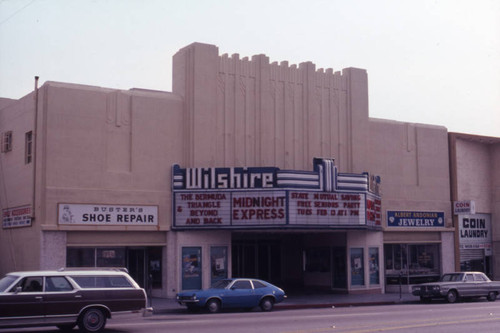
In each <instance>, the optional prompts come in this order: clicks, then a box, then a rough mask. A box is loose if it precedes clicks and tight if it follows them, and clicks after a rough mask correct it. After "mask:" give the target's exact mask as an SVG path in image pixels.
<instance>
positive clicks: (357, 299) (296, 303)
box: [150, 293, 419, 314]
mask: <svg viewBox="0 0 500 333" xmlns="http://www.w3.org/2000/svg"><path fill="white" fill-rule="evenodd" d="M418 301H419V298H418V297H415V296H413V295H411V294H408V293H405V294H401V296H400V295H399V294H362V295H352V294H329V293H314V294H301V295H288V297H287V299H286V300H284V301H283V302H281V303H278V304H276V305H275V306H274V307H275V309H307V308H327V307H332V306H335V307H346V306H363V305H387V304H399V303H411V302H418ZM150 302H151V306H152V307H153V313H154V314H166V313H175V312H182V311H186V307H185V306H181V305H179V303H177V301H176V300H175V299H173V298H157V297H154V298H151V299H150Z"/></svg>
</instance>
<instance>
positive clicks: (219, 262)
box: [0, 43, 455, 297]
mask: <svg viewBox="0 0 500 333" xmlns="http://www.w3.org/2000/svg"><path fill="white" fill-rule="evenodd" d="M1 103H2V104H1V109H0V134H1V135H2V152H1V154H0V158H1V169H0V178H1V184H2V185H0V186H1V187H2V188H1V191H0V199H1V200H0V204H1V208H2V215H3V219H2V229H1V230H0V252H1V253H2V254H3V255H2V256H1V257H0V271H1V273H5V272H6V271H12V270H24V269H39V268H42V269H46V268H58V267H62V266H77V267H80V266H86V267H95V266H97V267H100V266H125V267H127V268H128V269H129V270H130V272H131V274H132V275H133V276H134V278H136V279H137V280H138V282H139V283H140V284H141V285H143V286H146V287H147V288H148V289H152V292H153V294H154V295H157V296H164V297H173V296H174V295H175V293H176V292H177V291H179V290H186V289H194V288H200V287H208V286H209V285H210V284H211V283H212V282H214V281H216V280H217V279H220V278H224V277H230V276H249V277H259V278H262V279H265V280H268V281H270V282H273V283H275V284H277V285H279V286H282V287H284V288H286V289H288V290H293V289H294V288H300V289H301V290H304V289H306V290H307V289H310V290H312V289H315V290H325V291H338V292H348V293H381V292H385V291H387V292H391V291H396V290H398V287H399V286H398V284H399V282H400V281H401V282H402V283H403V284H404V285H405V286H408V285H410V284H412V283H417V282H422V281H428V280H433V279H436V278H437V277H438V276H439V275H440V274H441V273H442V272H449V271H453V270H454V269H455V267H454V263H455V255H454V244H455V236H454V230H455V229H454V225H453V224H452V213H451V207H452V205H451V201H450V173H449V159H448V158H449V155H448V133H447V130H446V128H444V127H440V126H429V125H421V124H409V123H402V122H396V121H391V120H381V119H373V118H370V117H369V114H368V78H367V73H366V71H365V70H362V69H356V68H347V69H343V70H342V71H333V70H331V69H326V70H324V69H317V68H316V66H315V65H314V64H313V63H311V62H306V63H301V64H300V65H298V66H296V65H290V64H288V63H287V62H286V61H284V62H281V63H276V62H273V63H270V61H269V58H268V57H266V56H265V55H256V56H253V57H251V58H241V59H240V57H239V55H237V54H233V55H231V56H228V55H219V51H218V48H217V47H216V46H213V45H207V44H200V43H194V44H191V45H189V46H187V47H185V48H183V49H181V50H179V51H178V52H177V53H176V54H175V55H174V57H173V88H172V92H160V91H151V90H143V89H135V88H134V89H130V90H126V91H125V90H116V89H108V88H101V87H92V86H83V85H77V84H68V83H57V82H50V81H49V82H45V83H44V84H43V85H42V86H41V87H40V88H37V89H35V91H34V92H33V93H31V94H29V95H27V96H25V97H23V98H21V99H20V100H6V99H3V100H1ZM28 244H29V245H28Z"/></svg>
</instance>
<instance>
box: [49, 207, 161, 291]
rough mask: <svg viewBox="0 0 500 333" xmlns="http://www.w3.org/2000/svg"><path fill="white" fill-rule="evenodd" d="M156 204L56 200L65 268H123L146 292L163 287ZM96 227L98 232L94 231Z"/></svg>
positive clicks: (159, 232)
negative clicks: (87, 202)
mask: <svg viewBox="0 0 500 333" xmlns="http://www.w3.org/2000/svg"><path fill="white" fill-rule="evenodd" d="M158 220H159V219H158V206H153V205H137V204H135V205H132V204H129V205H111V204H85V203H59V204H58V225H59V227H60V229H61V230H63V231H62V232H60V234H61V235H64V237H62V238H61V237H58V239H62V240H64V241H63V242H62V243H61V244H60V245H61V246H65V248H66V264H65V266H66V267H71V268H76V267H79V268H81V267H124V268H127V270H128V272H129V274H130V275H131V276H132V277H133V278H134V280H135V281H136V282H137V283H138V284H139V285H140V286H141V287H143V288H146V289H147V290H148V291H149V290H153V289H156V290H158V289H161V288H162V287H163V284H162V281H163V273H162V263H163V260H164V255H163V252H164V249H165V243H166V238H165V232H161V231H158V230H157V229H158ZM97 230H98V231H97Z"/></svg>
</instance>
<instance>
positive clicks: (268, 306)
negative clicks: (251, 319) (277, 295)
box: [260, 297, 274, 312]
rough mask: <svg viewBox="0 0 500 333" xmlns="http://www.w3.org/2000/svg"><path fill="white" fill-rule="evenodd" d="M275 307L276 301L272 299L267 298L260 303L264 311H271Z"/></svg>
mask: <svg viewBox="0 0 500 333" xmlns="http://www.w3.org/2000/svg"><path fill="white" fill-rule="evenodd" d="M273 307H274V299H272V298H271V297H266V298H264V299H263V300H262V301H260V308H261V309H262V311H266V312H267V311H271V310H272V309H273Z"/></svg>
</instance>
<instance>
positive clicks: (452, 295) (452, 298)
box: [446, 290, 458, 303]
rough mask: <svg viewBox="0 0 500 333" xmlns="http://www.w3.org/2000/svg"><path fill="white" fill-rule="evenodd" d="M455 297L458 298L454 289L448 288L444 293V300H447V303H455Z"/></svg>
mask: <svg viewBox="0 0 500 333" xmlns="http://www.w3.org/2000/svg"><path fill="white" fill-rule="evenodd" d="M457 299H458V294H457V292H456V291H455V290H450V291H448V293H447V294H446V300H447V301H448V303H455V302H456V301H457Z"/></svg>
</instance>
